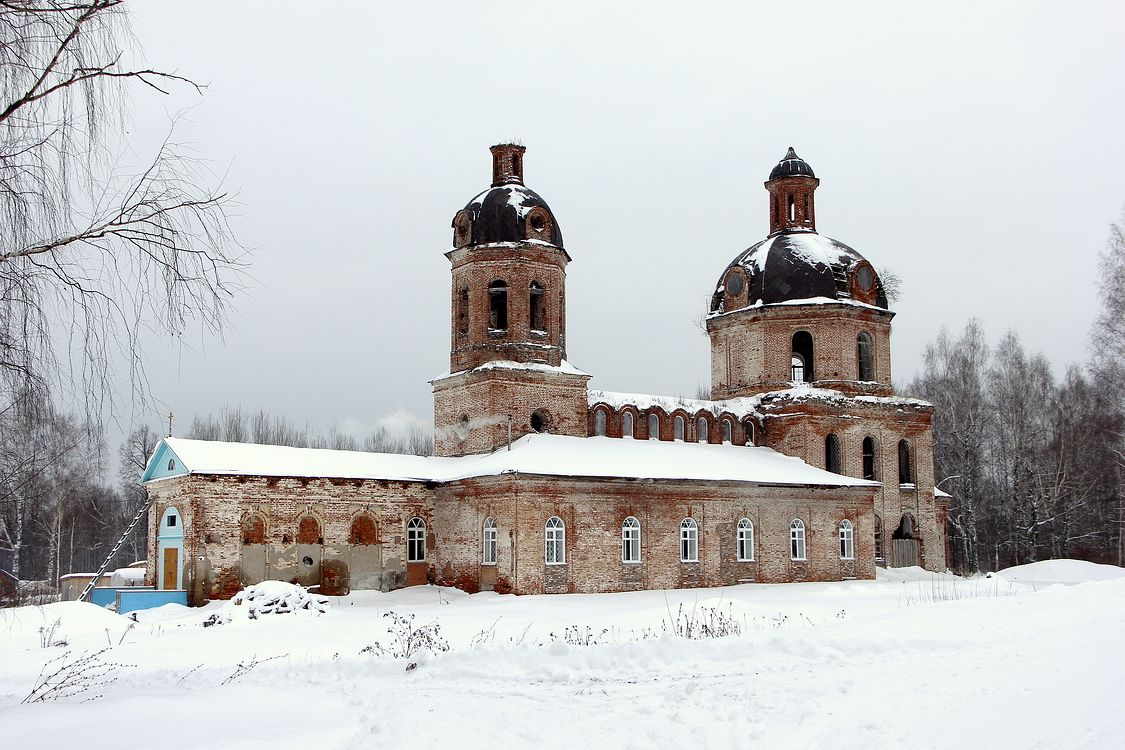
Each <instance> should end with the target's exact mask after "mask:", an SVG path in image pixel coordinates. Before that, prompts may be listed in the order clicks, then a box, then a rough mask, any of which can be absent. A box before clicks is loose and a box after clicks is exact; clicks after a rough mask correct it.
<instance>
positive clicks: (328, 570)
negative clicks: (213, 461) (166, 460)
mask: <svg viewBox="0 0 1125 750" xmlns="http://www.w3.org/2000/svg"><path fill="white" fill-rule="evenodd" d="M147 487H148V491H149V492H150V494H151V495H152V496H153V497H154V498H155V501H154V503H153V506H152V509H151V510H150V511H149V518H148V523H149V556H148V560H149V565H148V569H147V571H146V577H147V580H148V582H149V583H150V584H151V583H153V582H154V581H155V579H156V570H155V562H156V541H155V540H156V524H157V523H158V519H159V518H160V517H161V515H162V514H163V513H164V511H165V510H166V509H167V508H169V507H172V506H175V507H176V508H178V509H179V511H180V514H181V516H182V518H183V524H184V534H185V537H184V557H185V559H184V561H183V564H184V579H183V580H184V581H185V586H186V588H187V589H188V592H189V599H190V601H191V602H192V603H193V604H200V603H203V602H205V601H207V600H209V599H221V598H228V597H230V596H232V595H233V594H234V593H235V592H236V591H238V590H239V588H241V587H242V586H243V585H244V584H247V583H255V582H257V580H263V579H276V580H297V581H298V582H300V583H302V584H304V585H313V584H321V583H322V582H323V581H324V579H326V578H328V579H330V581H329V583H330V584H331V587H333V588H336V589H339V590H340V591H341V592H343V591H346V590H350V589H382V590H390V589H393V588H398V587H399V586H403V585H406V575H407V562H406V524H407V522H408V521H409V520H410V519H411V518H413V517H415V516H417V517H419V518H422V519H423V520H424V521H425V523H426V532H427V546H428V547H429V548H432V547H433V546H434V545H435V544H436V543H437V538H438V535H439V534H440V531H439V530H438V529H437V528H435V526H434V523H433V517H432V507H433V489H432V488H430V487H427V486H426V485H425V484H423V483H419V482H399V481H383V480H334V479H320V478H314V479H305V478H285V477H283V478H277V477H234V476H217V475H190V476H186V477H177V478H173V479H165V480H160V481H156V482H150V483H149V484H148V486H147ZM251 514H253V515H257V516H258V517H260V518H261V519H263V520H264V522H265V536H264V539H262V540H261V544H257V543H254V544H248V545H247V544H243V541H244V539H243V528H244V524H243V522H244V521H245V520H246V518H247V516H249V515H251ZM361 515H365V516H369V517H370V518H371V519H372V520H373V521H374V524H375V540H374V544H362V545H360V544H353V543H352V542H353V538H352V532H353V523H354V522H355V519H356V518H357V517H358V516H361ZM306 516H312V517H314V518H315V519H316V521H317V523H318V524H319V529H320V537H319V538H318V539H312V540H305V541H304V543H299V539H298V533H299V527H300V521H301V519H302V518H303V517H306ZM254 541H255V542H257V541H258V540H254ZM306 557H308V558H311V559H313V561H314V563H315V565H314V566H305V565H302V560H303V559H304V558H306ZM424 564H425V566H426V567H427V568H429V567H430V566H431V565H432V557H431V556H430V555H427V560H426V561H425V563H424ZM421 573H422V577H423V579H425V577H426V575H427V571H421ZM430 577H431V578H432V576H430Z"/></svg>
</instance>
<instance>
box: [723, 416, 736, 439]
mask: <svg viewBox="0 0 1125 750" xmlns="http://www.w3.org/2000/svg"><path fill="white" fill-rule="evenodd" d="M732 432H734V430H733V428H732V427H731V421H730V420H729V419H724V420H723V442H724V443H729V442H731V440H732V437H731V433H732Z"/></svg>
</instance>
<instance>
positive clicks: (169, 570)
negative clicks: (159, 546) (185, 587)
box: [160, 547, 180, 590]
mask: <svg viewBox="0 0 1125 750" xmlns="http://www.w3.org/2000/svg"><path fill="white" fill-rule="evenodd" d="M179 567H180V551H179V550H178V549H176V548H175V547H165V548H164V581H163V585H162V586H161V587H160V588H162V589H165V590H175V589H178V588H179V586H177V585H176V584H177V583H178V582H179V575H178V574H179Z"/></svg>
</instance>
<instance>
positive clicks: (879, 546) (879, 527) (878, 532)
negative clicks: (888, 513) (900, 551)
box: [875, 513, 886, 562]
mask: <svg viewBox="0 0 1125 750" xmlns="http://www.w3.org/2000/svg"><path fill="white" fill-rule="evenodd" d="M885 559H886V557H885V556H884V552H883V517H882V516H880V515H879V514H878V513H876V514H875V562H883V560H885Z"/></svg>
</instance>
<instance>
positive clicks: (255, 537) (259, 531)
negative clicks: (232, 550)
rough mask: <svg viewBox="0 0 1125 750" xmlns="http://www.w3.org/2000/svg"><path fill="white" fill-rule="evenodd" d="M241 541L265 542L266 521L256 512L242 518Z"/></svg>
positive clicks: (247, 542)
mask: <svg viewBox="0 0 1125 750" xmlns="http://www.w3.org/2000/svg"><path fill="white" fill-rule="evenodd" d="M242 543H243V544H265V543H266V522H265V521H264V520H262V517H261V516H259V515H258V514H257V513H251V514H249V515H248V516H246V517H245V518H243V519H242Z"/></svg>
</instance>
